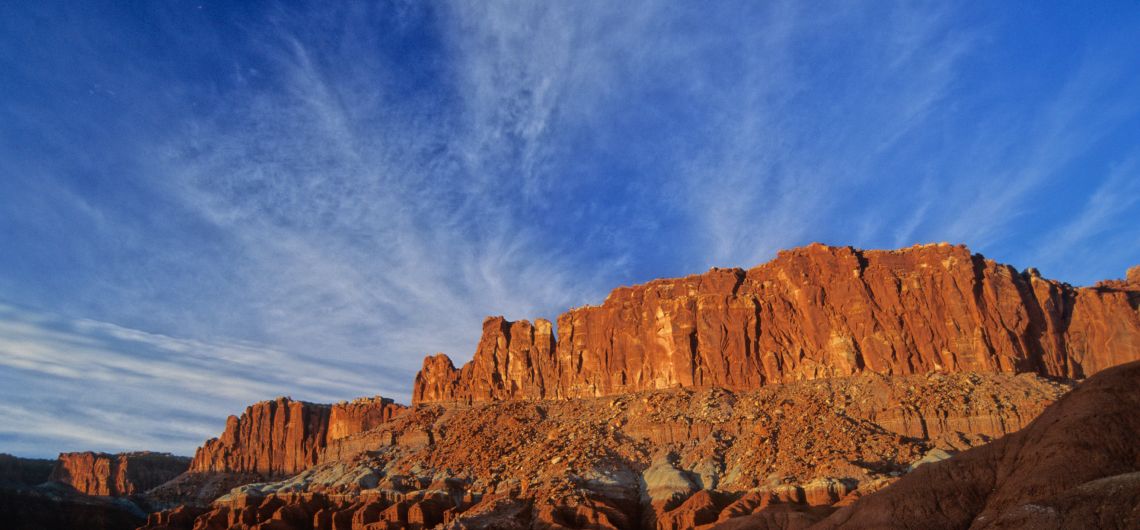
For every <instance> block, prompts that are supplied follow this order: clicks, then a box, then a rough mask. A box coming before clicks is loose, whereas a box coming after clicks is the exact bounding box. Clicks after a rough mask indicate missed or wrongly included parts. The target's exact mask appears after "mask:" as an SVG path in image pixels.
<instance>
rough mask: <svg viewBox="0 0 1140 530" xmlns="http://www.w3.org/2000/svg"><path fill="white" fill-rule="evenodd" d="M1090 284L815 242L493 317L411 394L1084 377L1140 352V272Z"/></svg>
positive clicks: (933, 252)
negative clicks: (585, 301)
mask: <svg viewBox="0 0 1140 530" xmlns="http://www.w3.org/2000/svg"><path fill="white" fill-rule="evenodd" d="M1137 270H1138V269H1132V270H1131V271H1129V273H1128V276H1127V279H1126V280H1122V281H1121V280H1117V281H1106V282H1101V283H1100V284H1098V285H1097V286H1094V287H1088V288H1074V287H1072V286H1069V285H1067V284H1063V283H1060V282H1056V281H1052V280H1047V279H1044V278H1042V277H1040V276H1039V275H1038V274H1037V273H1036V271H1035V270H1032V269H1030V270H1027V271H1026V272H1018V271H1016V270H1015V269H1013V268H1012V267H1010V266H1008V265H1002V264H999V263H996V262H994V261H992V260H988V259H985V258H983V257H982V256H981V255H977V254H972V253H971V252H970V251H969V250H968V249H967V248H966V247H964V246H951V245H947V244H939V245H921V246H916V247H911V248H907V249H902V250H897V251H874V250H872V251H861V250H857V249H853V248H851V247H830V246H825V245H819V244H813V245H810V246H807V247H803V248H798V249H793V250H789V251H784V252H781V253H780V254H779V255H778V257H777V258H776V259H774V260H773V261H771V262H769V263H766V264H764V265H760V266H758V267H755V268H753V269H750V270H747V271H745V270H742V269H713V270H711V271H709V272H707V273H705V274H701V275H694V276H688V277H685V278H677V279H665V280H654V281H651V282H649V283H647V284H644V285H638V286H634V287H622V288H619V289H616V290H614V291H613V292H612V293H611V294H610V295H609V297H608V298H607V299H606V300H605V302H603V303H602V304H601V305H600V306H589V307H582V308H578V309H573V310H570V311H568V312H567V313H564V314H563V315H561V316H560V317H558V330H557V339H555V335H554V331H553V326H552V325H551V324H550V322H548V321H545V320H538V321H536V322H535V323H534V324H531V323H529V322H527V321H525V320H524V321H518V322H508V321H506V320H504V319H503V318H501V317H495V318H489V319H487V320H486V321H485V322H484V325H483V337H482V339H481V340H480V342H479V345H478V348H477V349H476V351H475V355H474V358H473V359H472V360H471V361H470V362H469V363H467V364H465V365H464V366H463V367H462V368H459V369H456V368H455V367H454V366H453V364H452V362H451V360H450V359H448V358H447V356H445V355H442V354H440V355H436V356H432V357H428V358H427V359H425V361H424V364H423V369H422V370H421V371H420V373H419V374H418V375H417V376H416V380H415V388H414V391H413V398H412V400H413V402H414V403H448V402H459V403H472V402H477V401H489V400H505V399H534V398H571V397H596V396H606V395H616V394H622V393H628V392H637V391H641V390H652V389H664V388H674V387H711V386H719V387H723V388H729V389H750V388H756V387H758V386H760V385H765V384H771V383H779V382H787V381H797V380H804V379H816V378H822V377H836V376H847V375H853V374H859V373H868V372H870V373H879V374H915V373H925V372H929V371H946V372H964V371H979V372H1034V373H1039V374H1042V375H1048V376H1058V377H1068V378H1083V377H1087V376H1089V375H1092V374H1095V373H1097V372H1099V371H1101V370H1104V369H1105V368H1108V367H1110V366H1114V365H1117V364H1121V363H1124V362H1127V361H1130V360H1136V359H1138V358H1140V312H1138V311H1137V306H1138V304H1140V272H1137Z"/></svg>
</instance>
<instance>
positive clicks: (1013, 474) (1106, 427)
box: [821, 363, 1140, 529]
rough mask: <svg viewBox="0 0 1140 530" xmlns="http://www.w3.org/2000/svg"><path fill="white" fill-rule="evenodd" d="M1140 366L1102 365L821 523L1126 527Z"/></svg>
mask: <svg viewBox="0 0 1140 530" xmlns="http://www.w3.org/2000/svg"><path fill="white" fill-rule="evenodd" d="M1137 410H1140V363H1129V364H1127V365H1124V366H1119V367H1116V368H1112V369H1108V370H1104V371H1102V372H1100V373H1098V374H1097V375H1095V376H1093V377H1091V378H1090V379H1088V380H1087V381H1085V382H1084V383H1081V384H1080V385H1079V386H1078V387H1077V388H1076V389H1075V390H1074V391H1073V392H1071V393H1070V394H1068V395H1067V396H1065V397H1064V398H1063V399H1061V400H1060V401H1059V402H1057V403H1056V404H1054V405H1053V406H1051V407H1049V408H1048V409H1047V410H1046V411H1045V412H1044V413H1042V414H1041V416H1040V417H1038V418H1037V419H1036V420H1034V421H1033V422H1032V423H1030V425H1029V426H1028V427H1026V428H1025V429H1024V430H1022V431H1020V432H1017V433H1014V434H1011V435H1009V436H1006V437H1004V438H1002V439H1000V440H997V441H996V442H993V443H991V444H988V445H984V446H981V447H978V448H976V449H973V450H970V451H967V452H965V453H962V454H959V455H957V456H955V457H953V458H950V459H948V460H943V461H941V462H934V463H930V464H927V465H924V466H920V467H919V468H917V469H916V470H915V471H914V472H913V473H911V474H909V475H907V476H906V477H903V478H902V479H900V480H899V481H898V482H897V483H895V484H893V485H891V486H889V487H887V488H886V489H884V490H882V491H879V492H877V493H874V494H871V495H869V496H867V497H865V498H862V499H860V500H858V501H856V502H855V503H853V504H852V505H850V506H848V507H846V508H843V509H841V510H840V511H839V512H836V513H835V514H834V515H832V516H831V517H830V518H828V519H827V520H826V521H824V523H823V524H822V525H821V527H822V528H853V529H858V528H967V527H968V528H975V529H986V528H995V529H996V528H1126V527H1129V528H1130V527H1133V526H1134V525H1135V523H1136V521H1137V520H1138V519H1137V516H1138V515H1140V512H1138V511H1137V506H1138V504H1137V501H1138V500H1140V444H1138V443H1137V434H1138V433H1140V414H1137V413H1136V411H1137Z"/></svg>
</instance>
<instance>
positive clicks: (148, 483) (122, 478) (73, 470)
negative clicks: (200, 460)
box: [50, 452, 190, 497]
mask: <svg viewBox="0 0 1140 530" xmlns="http://www.w3.org/2000/svg"><path fill="white" fill-rule="evenodd" d="M189 463H190V459H189V458H186V457H183V456H174V455H170V454H166V453H151V452H138V453H119V454H114V455H112V454H107V453H93V452H84V453H62V454H60V455H59V459H58V460H57V461H56V465H55V469H53V470H52V473H51V477H50V480H54V481H56V482H62V483H64V484H68V485H70V486H72V487H73V488H75V489H76V490H78V491H79V492H81V493H86V494H88V495H109V496H114V497H122V496H126V495H134V494H136V493H142V492H144V491H146V490H148V489H150V488H153V487H155V486H158V485H159V484H162V483H164V482H166V481H168V480H170V479H172V478H174V477H176V476H178V475H179V474H180V473H182V472H183V471H186V468H187V466H188V465H189Z"/></svg>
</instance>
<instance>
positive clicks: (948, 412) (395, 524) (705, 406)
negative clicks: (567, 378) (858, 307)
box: [147, 373, 1069, 530]
mask: <svg viewBox="0 0 1140 530" xmlns="http://www.w3.org/2000/svg"><path fill="white" fill-rule="evenodd" d="M1068 388H1069V386H1068V385H1067V384H1065V383H1060V382H1055V381H1050V380H1046V379H1042V378H1040V377H1038V376H1036V375H1020V376H1012V375H1005V374H973V373H969V374H967V373H958V374H937V373H936V374H930V375H928V376H901V377H900V376H896V377H889V376H876V375H865V376H856V377H850V378H837V379H829V380H818V381H806V382H799V383H791V384H786V385H770V386H765V387H761V388H758V389H755V390H751V391H746V392H740V391H735V392H734V391H729V390H724V389H703V390H691V389H673V390H661V391H646V392H639V393H631V394H625V395H621V396H613V397H603V398H590V399H572V400H530V401H508V402H494V403H481V404H476V405H473V406H441V405H421V406H418V407H415V408H413V409H410V410H408V411H406V412H405V413H403V414H401V415H398V416H396V417H394V418H392V419H391V420H389V421H388V422H385V423H383V424H381V425H379V426H377V427H376V428H374V429H371V430H369V431H365V432H360V433H357V434H353V435H351V436H347V437H344V438H341V439H338V440H336V441H333V442H330V443H329V444H328V446H327V447H326V448H325V450H324V451H323V452H322V453H321V458H320V463H319V464H318V465H316V466H315V467H312V468H310V469H308V470H306V471H304V472H302V473H300V474H298V475H296V476H294V477H292V478H289V479H287V480H284V481H279V482H274V483H262V484H252V485H248V486H244V487H242V488H238V489H237V490H235V491H234V492H232V493H230V494H229V495H227V496H224V497H222V498H221V499H219V500H217V501H216V502H214V503H213V504H212V505H211V506H210V507H208V508H206V509H189V508H186V509H182V510H180V511H170V512H164V513H161V514H156V515H154V516H152V517H151V520H150V523H149V526H147V528H151V529H158V528H185V529H190V528H195V529H199V530H206V529H221V528H254V527H256V525H258V524H262V523H268V522H270V521H272V525H271V527H272V528H281V529H286V528H292V529H298V530H299V529H308V528H321V529H331V528H352V529H363V528H430V527H433V526H436V525H440V524H445V523H446V524H448V525H450V526H452V527H456V528H467V527H472V528H473V527H480V526H481V525H482V527H486V528H510V527H519V528H531V527H544V526H547V527H568V528H586V527H593V528H629V529H633V528H686V527H690V526H694V525H697V524H707V523H713V522H716V521H718V520H721V521H729V520H731V519H732V518H734V517H739V516H741V515H747V514H750V513H752V512H754V511H757V510H763V509H766V508H768V507H770V506H775V505H786V506H789V507H794V508H795V509H800V510H810V509H814V508H813V507H815V508H821V509H824V510H825V511H824V512H822V513H821V515H825V514H826V513H827V511H829V510H830V508H828V507H829V506H831V505H833V504H835V503H837V502H840V501H842V500H844V499H848V500H849V499H851V498H854V497H855V496H858V495H860V494H862V493H863V492H866V491H871V490H874V489H877V488H880V487H882V486H883V485H884V484H886V483H889V482H891V481H893V480H895V479H896V477H897V476H899V475H902V474H904V473H906V472H907V471H908V470H909V468H910V466H911V465H912V464H914V463H915V462H918V461H920V460H922V459H923V458H927V459H928V460H936V459H937V458H939V457H942V456H944V455H947V454H949V453H952V452H955V451H958V450H961V449H964V448H968V447H971V446H974V445H977V444H979V443H984V442H986V441H988V440H990V439H992V438H994V437H998V436H1001V435H1003V434H1005V433H1007V432H1011V431H1013V430H1016V429H1018V428H1020V427H1021V426H1023V425H1025V424H1026V423H1028V422H1029V421H1030V420H1032V418H1034V417H1036V415H1037V414H1038V413H1040V411H1041V410H1042V409H1043V408H1044V407H1045V406H1046V405H1047V404H1048V403H1050V402H1052V401H1054V400H1056V399H1057V398H1058V397H1059V396H1061V395H1062V394H1063V393H1064V392H1066V391H1067V390H1068ZM338 521H339V522H338ZM551 525H553V526H551Z"/></svg>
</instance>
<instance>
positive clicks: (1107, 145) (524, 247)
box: [0, 1, 1140, 456]
mask: <svg viewBox="0 0 1140 530" xmlns="http://www.w3.org/2000/svg"><path fill="white" fill-rule="evenodd" d="M239 4H240V5H239ZM335 4H336V6H335V7H330V3H328V2H289V3H271V2H241V3H236V2H179V1H163V2H38V1H37V2H31V1H27V2H21V1H17V2H6V3H4V4H3V5H2V6H0V72H2V74H0V94H2V95H3V97H2V98H0V249H2V250H0V451H3V452H12V453H17V454H24V455H40V456H42V455H50V454H53V453H55V452H57V451H61V450H79V449H98V450H109V451H117V450H125V449H159V450H170V451H175V452H179V453H184V454H189V453H190V452H191V451H192V450H193V448H194V447H195V446H196V445H198V444H199V443H200V442H201V440H202V439H204V438H206V437H208V436H213V435H216V434H217V433H218V432H219V431H220V430H221V428H222V425H223V420H224V417H225V416H226V415H228V414H230V413H236V412H239V411H240V410H241V408H242V407H243V406H244V405H245V404H246V403H248V402H251V401H255V400H259V399H267V398H271V397H274V396H276V395H292V396H293V397H296V398H301V399H310V400H319V401H333V400H337V399H347V398H351V397H354V396H359V395H372V394H377V393H379V394H383V395H386V396H393V397H395V398H397V399H400V400H406V399H407V398H408V396H409V394H410V387H411V383H412V377H413V375H414V373H415V370H416V369H418V367H419V365H420V362H421V360H422V358H423V356H424V355H425V354H429V353H434V352H437V351H443V352H446V353H448V354H450V355H452V357H453V358H454V359H456V360H457V361H463V360H466V359H468V358H469V357H470V355H471V353H472V352H473V350H474V345H475V342H476V340H477V338H478V336H477V335H478V333H479V330H480V322H481V321H482V319H483V317H485V316H487V315H497V314H503V315H506V316H507V317H508V318H511V319H517V318H536V317H546V318H552V317H554V316H556V315H557V314H558V313H560V312H562V311H564V310H565V309H567V308H569V307H572V306H575V305H581V304H586V303H598V302H600V301H601V300H602V299H603V298H604V297H605V294H606V293H607V292H608V291H609V290H610V289H611V288H613V287H615V286H618V285H623V284H632V283H639V282H643V281H646V280H649V279H651V278H655V277H663V276H676V275H683V274H689V273H696V272H702V271H704V270H707V269H708V268H709V267H711V266H741V267H750V266H753V265H756V264H759V263H762V262H764V261H766V260H768V259H770V258H771V257H773V256H774V255H775V252H776V251H777V250H778V249H781V248H787V247H792V246H797V245H801V244H806V243H809V242H812V241H821V242H825V243H829V244H836V245H847V244H849V245H854V246H858V247H864V248H892V247H899V246H908V245H911V244H914V243H920V242H937V241H949V242H954V243H965V244H967V245H969V246H970V247H971V248H972V249H974V250H975V251H977V252H981V253H983V254H985V255H986V256H988V257H992V258H995V259H998V260H1000V261H1003V262H1007V263H1010V264H1013V265H1015V266H1017V267H1027V266H1035V267H1038V268H1039V269H1040V270H1041V271H1042V273H1043V274H1045V275H1046V276H1049V277H1053V278H1057V279H1061V280H1064V281H1068V282H1071V283H1074V284H1089V283H1092V282H1094V281H1096V280H1098V279H1103V278H1118V277H1122V276H1123V274H1124V270H1125V269H1126V268H1127V267H1128V266H1131V265H1135V264H1138V263H1140V245H1138V244H1137V242H1138V241H1140V223H1137V219H1140V68H1138V67H1137V66H1138V63H1140V40H1138V39H1137V38H1136V35H1138V34H1140V7H1138V6H1137V5H1136V3H1135V2H1092V3H1083V4H1079V3H1074V4H1072V5H1069V6H1065V5H1062V4H1060V3H1052V2H1024V3H1020V4H1017V3H1014V2H993V3H961V4H957V3H946V2H932V3H928V4H920V3H906V4H903V3H898V4H892V3H887V2H851V3H826V4H824V5H822V7H819V8H817V7H812V6H809V5H807V4H810V3H804V2H764V3H760V2H723V3H718V2H711V3H710V2H699V3H697V2H694V3H689V4H686V3H682V2H672V1H662V2H549V3H526V2H523V3H513V2H464V3H458V2H457V3H449V2H390V3H382V4H371V3H351V2H344V3H335ZM979 4H981V5H979Z"/></svg>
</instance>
